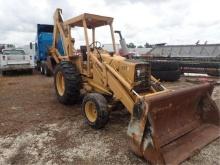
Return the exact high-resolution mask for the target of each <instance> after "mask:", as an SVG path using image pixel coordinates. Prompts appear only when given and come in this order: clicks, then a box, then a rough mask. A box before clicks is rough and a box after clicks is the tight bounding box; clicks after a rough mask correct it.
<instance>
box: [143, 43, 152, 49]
mask: <svg viewBox="0 0 220 165" xmlns="http://www.w3.org/2000/svg"><path fill="white" fill-rule="evenodd" d="M144 47H145V48H151V47H152V46H151V45H150V44H149V43H148V42H146V43H145V45H144Z"/></svg>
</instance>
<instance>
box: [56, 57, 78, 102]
mask: <svg viewBox="0 0 220 165" xmlns="http://www.w3.org/2000/svg"><path fill="white" fill-rule="evenodd" d="M54 85H55V90H56V95H57V98H58V100H59V102H60V103H62V104H66V105H68V104H74V103H76V102H77V101H78V100H79V98H80V87H81V76H80V74H79V72H78V70H77V68H76V66H75V65H74V64H72V63H70V62H68V61H63V62H61V63H60V64H58V65H57V66H56V68H55V72H54Z"/></svg>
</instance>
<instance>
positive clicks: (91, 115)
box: [85, 101, 97, 122]
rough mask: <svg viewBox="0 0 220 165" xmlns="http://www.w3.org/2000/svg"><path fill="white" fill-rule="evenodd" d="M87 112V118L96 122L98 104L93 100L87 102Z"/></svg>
mask: <svg viewBox="0 0 220 165" xmlns="http://www.w3.org/2000/svg"><path fill="white" fill-rule="evenodd" d="M85 114H86V117H87V119H88V120H89V121H90V122H95V121H96V119H97V111H96V105H95V103H94V102H92V101H88V102H86V104H85Z"/></svg>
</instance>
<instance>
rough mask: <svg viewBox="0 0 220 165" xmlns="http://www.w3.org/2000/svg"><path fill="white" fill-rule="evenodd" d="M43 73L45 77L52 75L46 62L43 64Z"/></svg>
mask: <svg viewBox="0 0 220 165" xmlns="http://www.w3.org/2000/svg"><path fill="white" fill-rule="evenodd" d="M44 75H45V76H47V77H50V76H51V75H52V74H51V71H50V69H49V68H48V66H47V64H44Z"/></svg>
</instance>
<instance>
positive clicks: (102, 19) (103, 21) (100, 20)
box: [64, 13, 113, 29]
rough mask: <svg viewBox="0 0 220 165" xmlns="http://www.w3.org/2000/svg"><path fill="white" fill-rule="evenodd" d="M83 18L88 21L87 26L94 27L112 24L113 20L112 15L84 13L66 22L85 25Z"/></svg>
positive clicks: (72, 24) (71, 24)
mask: <svg viewBox="0 0 220 165" xmlns="http://www.w3.org/2000/svg"><path fill="white" fill-rule="evenodd" d="M83 20H85V21H86V24H87V28H88V29H93V28H96V27H100V26H105V25H110V24H111V23H112V22H113V18H112V17H106V16H100V15H95V14H89V13H84V14H81V15H79V16H77V17H74V18H71V19H69V20H67V21H65V22H64V24H66V25H70V26H78V27H83Z"/></svg>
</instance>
